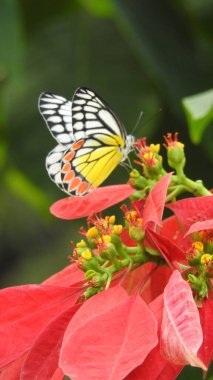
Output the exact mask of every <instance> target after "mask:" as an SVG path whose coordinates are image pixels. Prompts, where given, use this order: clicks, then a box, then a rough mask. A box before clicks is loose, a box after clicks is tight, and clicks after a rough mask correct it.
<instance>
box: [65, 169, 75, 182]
mask: <svg viewBox="0 0 213 380" xmlns="http://www.w3.org/2000/svg"><path fill="white" fill-rule="evenodd" d="M74 176H75V172H74V171H73V170H70V172H68V173H66V174H65V176H64V179H63V181H64V182H70V181H71V180H72V179H73V177H74Z"/></svg>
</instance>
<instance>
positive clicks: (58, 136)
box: [38, 87, 134, 196]
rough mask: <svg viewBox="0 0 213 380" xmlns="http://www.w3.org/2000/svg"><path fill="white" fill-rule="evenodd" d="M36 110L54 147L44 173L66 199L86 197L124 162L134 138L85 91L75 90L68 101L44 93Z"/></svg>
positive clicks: (97, 97) (106, 108) (81, 89)
mask: <svg viewBox="0 0 213 380" xmlns="http://www.w3.org/2000/svg"><path fill="white" fill-rule="evenodd" d="M38 107H39V111H40V113H41V115H42V116H43V118H44V120H45V122H46V124H47V127H48V129H49V131H50V133H51V134H52V136H53V137H54V139H55V140H56V141H57V143H58V145H57V146H56V147H55V148H54V149H53V150H52V151H51V152H50V153H49V154H48V156H47V158H46V169H47V172H48V174H49V176H50V178H51V179H52V181H54V182H55V183H56V185H57V186H58V187H59V188H60V189H61V190H63V191H64V192H65V193H67V194H69V195H70V196H83V195H86V194H87V193H89V192H90V191H92V190H93V189H94V188H96V187H98V186H99V185H100V184H101V183H102V182H103V181H104V180H105V179H106V178H107V177H108V176H109V175H110V173H111V172H112V171H113V170H114V169H115V168H116V166H117V165H118V164H123V162H124V161H125V160H126V159H127V158H128V154H129V152H130V151H131V150H132V147H133V143H134V136H132V135H127V133H126V130H125V128H124V126H123V124H122V123H121V122H120V121H119V119H118V118H117V116H116V115H115V114H114V112H113V111H112V110H111V109H110V107H109V106H108V105H107V103H106V102H105V101H103V100H102V98H101V97H100V96H98V95H97V94H96V93H95V92H94V91H92V90H90V89H89V88H86V87H80V88H78V89H77V90H76V91H75V93H74V96H73V98H72V101H70V100H67V99H66V98H64V97H62V96H59V95H54V94H51V93H48V92H44V93H42V94H41V95H40V97H39V104H38Z"/></svg>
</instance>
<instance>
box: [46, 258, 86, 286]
mask: <svg viewBox="0 0 213 380" xmlns="http://www.w3.org/2000/svg"><path fill="white" fill-rule="evenodd" d="M84 280H85V276H84V272H83V271H82V270H80V269H79V268H78V266H77V265H76V264H75V263H73V264H71V265H68V266H67V267H65V268H64V269H62V270H61V271H60V272H57V273H55V274H53V275H52V276H51V277H49V278H47V280H45V281H44V282H43V284H45V285H57V286H76V285H77V284H79V285H80V284H81V283H82V282H83V281H84Z"/></svg>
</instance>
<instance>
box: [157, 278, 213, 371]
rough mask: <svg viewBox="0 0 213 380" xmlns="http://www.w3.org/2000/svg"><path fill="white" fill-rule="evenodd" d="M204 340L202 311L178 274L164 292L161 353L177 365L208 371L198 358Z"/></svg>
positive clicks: (188, 287) (186, 284)
mask: <svg viewBox="0 0 213 380" xmlns="http://www.w3.org/2000/svg"><path fill="white" fill-rule="evenodd" d="M202 340H203V334H202V329H201V326H200V318H199V312H198V310H197V307H196V304H195V302H194V299H193V296H192V291H191V288H190V286H189V284H188V283H187V282H186V281H184V280H183V279H182V277H181V275H180V273H179V272H178V271H175V272H174V273H173V274H172V276H171V277H170V280H169V282H168V284H167V286H166V287H165V290H164V311H163V321H162V325H161V350H162V352H163V354H164V356H165V357H166V358H167V360H169V361H170V362H172V363H174V364H181V365H184V364H190V365H192V366H195V367H201V368H202V369H204V370H206V367H205V365H204V363H203V362H202V361H201V360H200V359H199V358H198V357H197V352H198V350H199V348H200V346H201V344H202Z"/></svg>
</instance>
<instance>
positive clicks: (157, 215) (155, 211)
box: [143, 173, 172, 228]
mask: <svg viewBox="0 0 213 380" xmlns="http://www.w3.org/2000/svg"><path fill="white" fill-rule="evenodd" d="M171 176H172V173H168V174H166V175H165V176H164V177H163V178H161V179H160V181H158V182H157V183H156V185H155V186H154V187H153V189H152V190H151V191H150V193H149V195H148V197H147V200H146V203H145V206H144V211H143V226H144V228H146V226H147V224H148V223H149V222H154V224H155V225H157V226H159V225H161V221H162V215H163V210H164V205H165V201H166V194H167V189H168V186H169V182H170V179H171Z"/></svg>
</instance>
